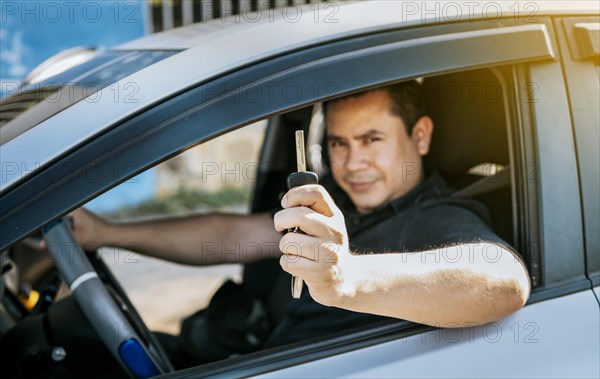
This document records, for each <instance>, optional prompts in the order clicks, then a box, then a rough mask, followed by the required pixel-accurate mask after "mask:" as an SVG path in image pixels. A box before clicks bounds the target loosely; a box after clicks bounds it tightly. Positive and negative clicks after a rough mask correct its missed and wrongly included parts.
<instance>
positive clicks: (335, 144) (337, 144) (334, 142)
mask: <svg viewBox="0 0 600 379" xmlns="http://www.w3.org/2000/svg"><path fill="white" fill-rule="evenodd" d="M343 145H344V144H343V143H342V142H340V141H329V147H330V148H334V147H341V146H343Z"/></svg>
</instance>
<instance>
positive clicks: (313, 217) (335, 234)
mask: <svg viewBox="0 0 600 379" xmlns="http://www.w3.org/2000/svg"><path fill="white" fill-rule="evenodd" d="M273 224H274V225H275V229H276V230H277V231H278V232H281V231H284V230H288V229H294V228H296V227H298V228H300V229H301V230H302V231H303V232H304V233H306V234H308V235H311V236H314V237H321V238H329V239H331V240H332V241H335V242H339V243H342V241H343V238H344V236H343V234H342V231H343V230H339V229H343V228H341V227H340V225H337V224H336V220H335V219H333V218H331V217H326V216H323V215H322V214H320V213H317V212H315V211H313V210H312V209H310V208H306V207H295V208H289V209H284V210H282V211H279V212H277V213H276V214H275V217H274V218H273Z"/></svg>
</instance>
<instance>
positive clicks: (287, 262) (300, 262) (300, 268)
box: [279, 255, 319, 281]
mask: <svg viewBox="0 0 600 379" xmlns="http://www.w3.org/2000/svg"><path fill="white" fill-rule="evenodd" d="M293 258H295V259H293ZM279 264H280V265H281V268H283V270H284V271H285V272H287V273H289V274H292V275H294V276H297V277H299V278H302V279H304V280H305V281H312V280H315V279H317V277H318V275H317V272H318V269H319V264H318V263H315V262H313V261H311V260H310V259H306V258H303V257H291V258H290V257H289V256H287V255H283V256H282V257H281V258H279Z"/></svg>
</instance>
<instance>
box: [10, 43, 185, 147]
mask: <svg viewBox="0 0 600 379" xmlns="http://www.w3.org/2000/svg"><path fill="white" fill-rule="evenodd" d="M177 52H178V51H106V52H103V53H99V54H98V55H96V56H95V57H94V58H92V59H90V60H89V61H86V62H84V63H82V64H80V65H78V66H75V67H73V68H71V69H69V70H66V71H64V72H61V73H60V74H57V75H55V76H53V77H51V78H48V79H46V80H44V81H41V82H39V83H33V84H26V85H23V86H22V87H21V88H20V90H19V91H18V92H17V93H15V94H13V95H11V96H9V97H7V98H6V99H4V100H3V101H1V102H0V145H2V144H4V143H6V142H8V141H10V140H11V139H13V138H15V137H16V136H18V135H20V134H21V133H24V132H25V131H27V130H29V129H31V128H33V127H34V126H36V125H37V124H39V123H41V122H42V121H44V120H46V119H48V118H50V117H52V116H53V115H55V114H57V113H58V112H60V111H62V110H63V109H66V108H67V107H69V106H71V105H73V104H75V103H77V102H79V101H81V100H83V99H85V98H87V97H89V96H92V95H93V94H95V93H96V92H98V91H100V90H102V89H103V88H105V87H108V86H110V85H111V84H113V83H115V82H117V81H119V80H120V79H123V78H124V77H126V76H129V75H131V74H133V73H135V72H137V71H139V70H141V69H143V68H145V67H148V66H150V65H152V64H154V63H156V62H158V61H160V60H163V59H165V58H167V57H170V56H171V55H174V54H176V53H177ZM125 90H126V91H127V90H129V91H130V92H132V91H134V92H135V91H136V89H135V86H130V87H129V88H126V89H125ZM124 96H127V94H124Z"/></svg>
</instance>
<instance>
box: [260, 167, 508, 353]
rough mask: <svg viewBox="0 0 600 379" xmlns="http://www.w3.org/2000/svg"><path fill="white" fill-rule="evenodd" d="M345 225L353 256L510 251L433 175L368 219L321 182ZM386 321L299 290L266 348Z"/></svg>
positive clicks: (479, 213)
mask: <svg viewBox="0 0 600 379" xmlns="http://www.w3.org/2000/svg"><path fill="white" fill-rule="evenodd" d="M322 184H323V186H324V187H325V188H326V189H327V190H328V191H329V193H330V194H331V195H332V197H333V199H334V200H335V201H336V204H337V205H338V207H340V209H341V210H342V212H343V213H344V217H345V220H346V228H347V231H348V237H349V241H350V250H351V251H352V252H353V253H355V254H364V253H368V254H371V253H373V254H378V253H385V252H411V251H424V250H431V249H436V248H441V247H447V246H451V245H456V244H462V243H470V242H487V243H493V244H497V245H501V246H505V247H506V248H507V249H509V250H513V251H514V249H512V248H511V247H509V245H508V244H507V243H506V242H504V241H503V240H502V239H501V238H500V237H498V236H497V235H496V234H494V232H492V230H491V229H490V226H489V225H490V220H489V216H488V213H487V210H486V208H485V207H484V206H483V205H482V204H481V203H479V202H477V201H475V200H473V199H470V198H460V197H451V194H452V192H453V191H452V190H451V189H449V188H448V187H447V186H446V185H445V183H444V182H443V180H442V179H441V177H440V176H439V175H438V174H432V175H431V176H430V177H429V178H427V179H426V180H424V181H423V182H421V183H420V184H419V185H418V186H417V187H416V188H414V189H413V190H412V191H410V192H409V193H407V194H406V195H404V196H401V197H400V198H398V199H396V200H394V201H392V202H390V203H388V204H385V205H383V206H382V207H380V208H379V209H376V210H374V211H373V212H370V213H368V214H359V213H358V212H357V211H356V209H355V208H354V206H353V205H352V202H351V201H350V199H349V198H348V196H347V195H346V194H345V193H344V192H343V191H342V190H341V189H340V188H339V187H337V186H336V185H335V183H333V181H327V182H324V183H322ZM384 320H390V319H389V318H387V317H382V316H375V315H371V314H365V313H359V312H352V311H347V310H344V309H340V308H335V307H326V306H324V305H321V304H319V303H317V302H315V301H314V300H313V299H312V298H311V297H310V294H309V291H308V290H307V289H305V290H304V291H303V292H302V297H301V298H300V299H298V300H296V301H293V302H291V303H290V304H289V305H288V308H287V310H286V316H285V318H284V319H283V321H282V322H281V323H280V324H279V325H277V326H276V328H275V330H274V331H273V333H272V335H271V337H270V339H269V341H268V342H267V345H268V346H277V345H282V344H285V343H291V342H295V341H299V340H302V339H308V338H314V337H322V336H324V335H327V334H330V333H333V332H338V331H342V330H345V329H349V328H353V327H357V326H362V325H366V324H369V323H374V322H378V321H384Z"/></svg>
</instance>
